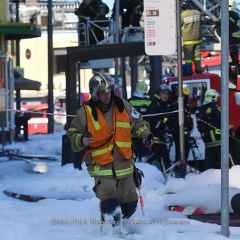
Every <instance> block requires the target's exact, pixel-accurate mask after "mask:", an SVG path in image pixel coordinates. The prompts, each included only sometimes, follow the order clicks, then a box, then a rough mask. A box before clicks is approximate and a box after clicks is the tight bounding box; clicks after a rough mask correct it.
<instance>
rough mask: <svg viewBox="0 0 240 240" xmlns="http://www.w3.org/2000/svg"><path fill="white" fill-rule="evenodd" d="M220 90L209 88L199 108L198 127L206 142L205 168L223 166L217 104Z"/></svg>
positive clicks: (219, 116) (219, 113)
mask: <svg viewBox="0 0 240 240" xmlns="http://www.w3.org/2000/svg"><path fill="white" fill-rule="evenodd" d="M218 96H219V94H218V92H217V91H216V90H214V89H208V90H207V91H206V93H205V98H204V103H203V105H202V106H200V107H199V109H198V115H197V116H198V119H199V120H198V128H199V131H200V132H201V134H202V138H203V141H204V142H205V144H206V155H205V156H206V160H205V169H210V168H220V166H221V160H220V158H221V156H220V154H221V152H220V140H221V131H220V129H221V112H220V110H219V108H218V105H217V99H218Z"/></svg>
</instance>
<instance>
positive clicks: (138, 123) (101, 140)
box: [67, 97, 150, 178]
mask: <svg viewBox="0 0 240 240" xmlns="http://www.w3.org/2000/svg"><path fill="white" fill-rule="evenodd" d="M119 99H120V98H117V97H114V99H113V100H112V104H111V106H110V108H109V109H108V110H107V111H106V112H102V111H101V109H99V108H98V106H97V105H96V106H93V104H92V103H91V104H90V102H89V103H87V104H86V105H83V106H82V107H81V108H80V109H79V111H78V113H77V116H76V117H75V118H74V119H73V120H72V123H71V126H70V128H69V129H68V133H67V135H68V137H69V138H70V141H71V145H72V149H73V151H75V152H80V151H83V150H85V151H84V155H83V160H84V161H85V163H86V165H87V167H88V171H89V173H90V175H91V176H106V177H112V176H116V177H117V178H122V177H126V176H129V175H132V173H133V160H132V158H133V152H132V141H131V134H133V132H135V135H137V136H139V138H141V137H146V136H148V135H149V134H150V129H149V127H148V124H147V123H146V122H145V121H143V120H142V119H141V118H140V114H139V113H137V112H136V111H134V109H133V108H132V107H131V105H130V104H129V103H128V102H126V101H124V100H122V99H120V100H119ZM119 101H120V102H122V104H123V109H121V110H120V109H119V107H118V104H117V102H119ZM96 115H97V119H96ZM84 136H88V137H90V136H91V137H92V138H93V139H94V142H93V143H92V144H91V146H89V147H85V146H84V145H83V144H82V137H84Z"/></svg>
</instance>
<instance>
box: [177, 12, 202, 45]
mask: <svg viewBox="0 0 240 240" xmlns="http://www.w3.org/2000/svg"><path fill="white" fill-rule="evenodd" d="M181 21H182V36H183V45H195V44H200V43H201V13H200V11H198V10H195V9H187V10H183V11H182V13H181Z"/></svg>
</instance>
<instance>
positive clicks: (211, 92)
mask: <svg viewBox="0 0 240 240" xmlns="http://www.w3.org/2000/svg"><path fill="white" fill-rule="evenodd" d="M218 97H219V94H218V92H217V91H216V90H215V89H208V90H207V91H206V92H205V96H204V102H203V103H204V104H208V103H210V102H217V98H218Z"/></svg>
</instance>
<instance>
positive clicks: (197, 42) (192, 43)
mask: <svg viewBox="0 0 240 240" xmlns="http://www.w3.org/2000/svg"><path fill="white" fill-rule="evenodd" d="M200 43H201V40H189V41H188V40H187V41H183V45H184V46H186V45H194V44H200Z"/></svg>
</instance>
